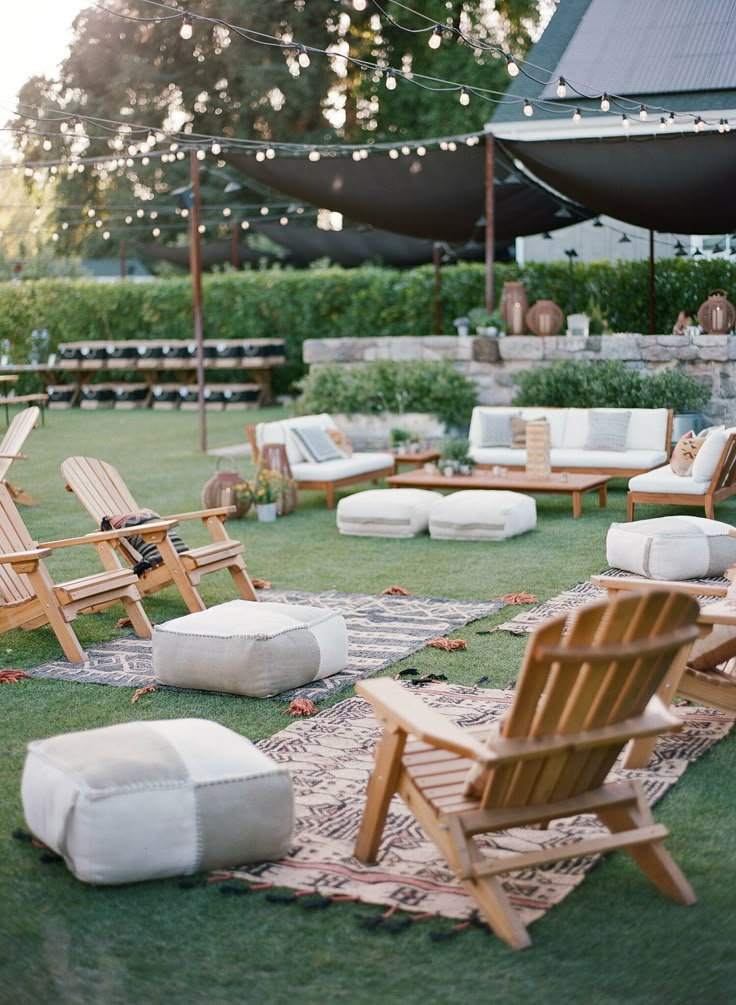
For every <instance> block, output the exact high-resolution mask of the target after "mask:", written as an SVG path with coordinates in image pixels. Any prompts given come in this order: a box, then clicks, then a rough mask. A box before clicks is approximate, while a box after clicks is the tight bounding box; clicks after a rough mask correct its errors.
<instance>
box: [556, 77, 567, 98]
mask: <svg viewBox="0 0 736 1005" xmlns="http://www.w3.org/2000/svg"><path fill="white" fill-rule="evenodd" d="M556 94H557V97H558V98H566V97H567V84H566V83H565V78H564V77H560V79H559V80H558V81H557V88H556Z"/></svg>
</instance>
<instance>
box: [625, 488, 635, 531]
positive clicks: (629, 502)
mask: <svg viewBox="0 0 736 1005" xmlns="http://www.w3.org/2000/svg"><path fill="white" fill-rule="evenodd" d="M626 519H627V520H628V521H629V523H632V522H633V519H634V500H633V499H632V497H631V493H630V492H629V493H628V495H627V496H626Z"/></svg>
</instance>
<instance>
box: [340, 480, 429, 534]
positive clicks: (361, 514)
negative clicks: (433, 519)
mask: <svg viewBox="0 0 736 1005" xmlns="http://www.w3.org/2000/svg"><path fill="white" fill-rule="evenodd" d="M441 498H442V496H441V494H440V493H439V492H432V491H430V490H428V489H368V491H367V492H356V493H355V494H354V495H351V496H346V497H345V498H344V499H341V500H340V501H339V503H338V504H337V529H338V530H339V531H340V533H341V534H357V535H359V536H362V537H414V535H415V534H420V533H421V532H422V531H425V530H426V529H427V527H428V525H429V511H430V509H431V508H432V506H433V505H434V503H435V502H436V501H437V500H438V499H441Z"/></svg>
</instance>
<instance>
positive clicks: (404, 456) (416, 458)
mask: <svg viewBox="0 0 736 1005" xmlns="http://www.w3.org/2000/svg"><path fill="white" fill-rule="evenodd" d="M392 453H393V455H394V471H398V470H399V465H400V464H404V465H406V466H407V467H410V468H423V467H424V465H425V464H430V463H432V462H434V461H438V460H439V459H440V452H439V450H430V449H427V450H417V451H416V452H415V453H413V454H412V453H407V452H406V451H404V450H393V451H392Z"/></svg>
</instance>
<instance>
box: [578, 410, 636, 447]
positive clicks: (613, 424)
mask: <svg viewBox="0 0 736 1005" xmlns="http://www.w3.org/2000/svg"><path fill="white" fill-rule="evenodd" d="M630 419H631V412H602V411H597V410H596V409H592V410H591V412H590V416H589V419H588V438H587V439H586V441H585V448H584V449H585V450H626V436H627V433H628V431H629V420H630Z"/></svg>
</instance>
